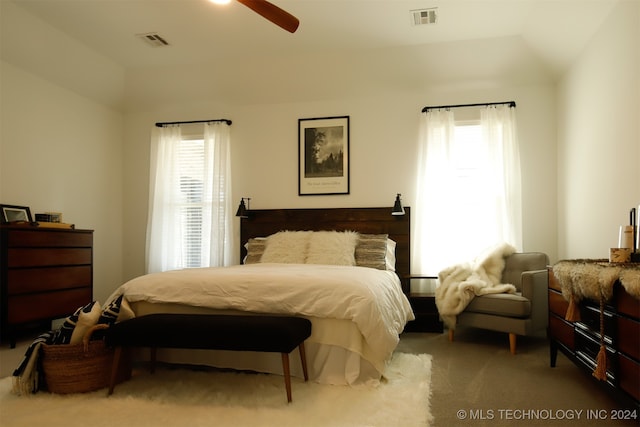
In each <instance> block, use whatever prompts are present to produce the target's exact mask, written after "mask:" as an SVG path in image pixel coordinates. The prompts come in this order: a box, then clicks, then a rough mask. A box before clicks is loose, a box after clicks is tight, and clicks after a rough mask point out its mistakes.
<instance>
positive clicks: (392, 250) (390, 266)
mask: <svg viewBox="0 0 640 427" xmlns="http://www.w3.org/2000/svg"><path fill="white" fill-rule="evenodd" d="M385 263H386V265H387V270H389V271H396V242H394V241H393V240H391V239H387V255H386V256H385Z"/></svg>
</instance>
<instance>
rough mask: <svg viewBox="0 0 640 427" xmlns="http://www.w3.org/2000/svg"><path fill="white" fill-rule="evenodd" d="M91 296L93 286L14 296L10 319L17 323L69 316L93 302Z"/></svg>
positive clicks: (11, 301)
mask: <svg viewBox="0 0 640 427" xmlns="http://www.w3.org/2000/svg"><path fill="white" fill-rule="evenodd" d="M91 297H92V295H91V288H80V289H70V290H68V291H60V292H42V293H39V294H30V295H18V296H13V297H10V298H8V301H9V307H8V310H7V311H8V312H7V317H8V321H9V323H16V324H17V323H26V322H32V321H36V320H42V319H58V318H61V317H67V316H69V315H70V314H73V313H74V312H75V311H76V310H77V309H78V307H82V306H83V305H86V304H88V303H89V302H91Z"/></svg>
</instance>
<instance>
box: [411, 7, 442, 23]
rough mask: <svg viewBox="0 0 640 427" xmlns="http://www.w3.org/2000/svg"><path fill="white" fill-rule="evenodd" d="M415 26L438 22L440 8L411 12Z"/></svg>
mask: <svg viewBox="0 0 640 427" xmlns="http://www.w3.org/2000/svg"><path fill="white" fill-rule="evenodd" d="M411 22H412V23H413V25H429V24H435V23H436V22H438V8H437V7H433V8H430V9H417V10H412V11H411Z"/></svg>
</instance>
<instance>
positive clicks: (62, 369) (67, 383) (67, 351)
mask: <svg viewBox="0 0 640 427" xmlns="http://www.w3.org/2000/svg"><path fill="white" fill-rule="evenodd" d="M105 326H106V325H96V326H95V327H93V328H91V329H90V330H89V331H88V332H87V334H85V336H84V337H83V342H82V344H73V345H72V344H62V345H42V347H41V351H42V353H41V355H40V358H41V361H42V371H43V373H44V379H45V387H46V388H47V390H49V391H50V392H51V393H58V394H68V393H85V392H89V391H94V390H98V389H101V388H104V387H107V386H108V385H109V378H110V376H111V366H112V363H113V354H114V350H113V348H109V347H107V346H106V345H105V342H104V341H103V340H96V341H90V338H91V334H92V333H93V332H94V331H95V330H97V329H103V328H104V327H105ZM120 365H121V366H124V367H125V369H121V370H120V371H119V372H118V376H117V382H121V381H123V380H124V379H126V378H128V377H129V376H130V375H131V365H130V363H121V364H120ZM127 365H128V367H127ZM127 368H128V369H127Z"/></svg>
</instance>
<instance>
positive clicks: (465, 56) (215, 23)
mask: <svg viewBox="0 0 640 427" xmlns="http://www.w3.org/2000/svg"><path fill="white" fill-rule="evenodd" d="M2 1H3V3H4V2H6V1H10V2H12V3H13V4H15V5H17V6H18V7H19V8H21V9H22V10H23V11H26V12H28V13H29V14H30V15H33V16H35V17H37V19H40V20H42V21H44V23H46V25H49V26H51V27H52V28H54V29H55V30H57V31H59V32H61V33H63V34H65V35H66V36H68V37H70V38H72V39H75V40H77V41H78V42H79V43H80V44H82V45H84V46H86V47H87V48H89V49H90V50H92V51H94V52H96V53H97V54H98V55H100V56H102V57H104V58H106V59H107V60H108V61H110V62H113V63H114V64H116V66H117V67H121V69H122V70H124V74H125V75H126V81H127V84H126V86H127V92H128V96H129V97H131V99H130V101H132V102H133V98H135V97H136V96H139V97H150V96H152V95H151V93H152V92H153V90H154V89H153V88H152V87H155V90H156V91H159V92H162V91H167V92H166V93H164V95H162V94H160V93H156V95H155V96H158V97H163V96H164V97H166V101H168V100H169V99H170V98H171V99H174V98H175V99H177V98H180V97H181V96H191V94H190V92H193V91H194V90H195V89H194V88H193V87H192V84H195V83H196V82H197V83H198V84H199V85H200V86H201V88H200V90H202V86H204V88H205V90H206V89H207V88H208V87H211V88H212V87H213V85H212V84H211V82H210V80H212V79H215V80H216V81H218V82H221V81H226V82H228V83H227V84H218V85H215V90H214V89H211V92H210V93H208V95H209V96H218V97H225V96H231V95H230V94H231V93H232V92H234V93H237V92H238V90H239V89H241V88H243V87H244V89H245V91H246V94H245V95H244V97H245V98H244V99H240V98H237V99H235V101H234V102H256V101H257V100H258V99H257V98H256V97H260V99H261V97H273V96H274V94H275V91H274V89H273V88H274V86H277V84H278V81H279V80H282V81H286V84H288V85H290V86H286V85H285V86H286V89H285V88H282V89H279V90H278V93H280V92H282V90H287V91H288V92H292V91H295V90H301V89H302V87H303V86H307V85H305V81H304V79H302V80H297V79H298V77H299V76H301V75H304V73H306V72H309V70H311V69H314V70H316V71H317V69H318V67H325V68H326V75H327V78H332V79H333V80H332V81H334V82H336V81H337V82H340V81H341V79H340V75H341V73H344V74H343V75H344V76H345V77H346V78H345V79H342V80H344V82H343V84H345V85H347V84H349V82H350V81H353V80H354V79H359V78H360V77H357V76H363V75H365V76H368V77H367V78H369V79H371V84H372V85H373V84H379V83H381V82H382V81H385V83H386V84H390V85H391V86H398V87H402V86H403V85H407V86H408V87H409V86H410V85H411V84H412V82H414V81H415V80H416V79H418V78H421V79H425V78H427V79H428V80H429V81H430V82H433V83H434V84H445V83H446V82H456V81H457V82H461V81H465V79H469V78H470V76H471V75H473V78H474V79H475V80H487V81H488V80H491V79H503V80H505V79H506V80H510V79H511V80H514V79H515V80H517V79H525V80H526V79H527V76H529V75H532V76H533V75H534V74H535V75H536V76H539V75H544V76H545V78H550V79H553V78H555V76H557V75H559V74H560V73H562V71H563V70H565V69H566V67H567V66H568V64H570V63H571V61H572V60H573V59H575V57H576V56H577V55H578V54H579V53H580V51H581V50H582V49H583V48H584V46H585V45H586V43H588V41H589V40H590V38H591V37H592V36H593V34H594V33H595V31H596V30H597V29H598V27H599V26H600V24H601V23H602V21H603V20H604V19H605V18H606V16H607V14H608V13H609V12H610V10H611V8H612V7H613V5H615V3H616V0H413V1H405V0H386V1H373V0H273V1H272V3H274V4H276V5H277V6H279V7H281V8H282V9H284V10H286V11H288V12H289V13H291V14H293V15H294V16H296V17H297V18H298V19H299V20H300V26H299V28H298V30H297V31H296V32H295V33H293V34H291V33H289V32H287V31H284V30H283V29H281V28H279V27H277V26H276V25H274V24H272V23H271V22H269V21H267V20H266V19H264V18H262V17H261V16H259V15H258V14H256V13H254V12H253V11H252V10H250V9H249V8H247V7H245V6H243V5H242V4H240V3H238V2H236V1H233V0H232V2H231V3H230V4H228V5H224V6H221V5H216V4H213V3H211V2H210V1H208V0H2ZM622 1H624V0H622ZM430 8H436V9H435V10H436V12H437V22H436V23H434V24H428V25H418V26H416V25H414V24H413V21H412V11H415V10H421V9H430ZM4 24H5V22H4V21H3V25H4ZM7 31H11V30H10V29H7V30H3V45H2V46H3V59H7V60H10V61H14V62H15V61H19V60H18V59H16V58H17V57H18V56H19V55H18V54H17V49H16V48H15V46H20V43H23V46H22V47H21V48H20V49H21V50H25V49H27V50H28V46H27V45H28V44H29V43H32V42H33V40H26V41H21V40H20V37H17V40H14V38H16V37H12V34H7V33H6V32H7ZM13 31H17V29H16V30H13ZM146 33H156V34H158V35H160V36H161V37H162V38H163V39H164V40H166V41H167V42H168V43H169V45H168V46H164V47H152V46H150V45H149V44H147V43H145V42H144V41H143V40H142V39H140V38H139V37H137V35H139V34H146ZM7 37H12V39H11V42H10V43H9V41H7ZM24 37H26V38H28V37H29V35H28V34H26V35H24ZM43 42H44V43H46V41H44V40H43ZM16 43H17V44H16ZM5 50H6V55H5V52H4V51H5ZM21 60H22V61H23V62H24V61H26V58H22V59H21ZM178 73H180V75H182V76H183V77H182V78H181V79H184V81H181V82H175V76H176V75H177V74H178ZM316 78H317V75H316ZM532 78H533V77H532ZM536 78H539V77H536ZM168 81H174V83H175V85H174V86H173V87H172V88H170V89H167V88H166V87H165V86H166V82H168ZM152 83H153V85H155V86H152ZM281 84H285V83H281ZM291 85H292V86H291ZM296 85H298V86H300V87H297V86H296ZM321 86H322V85H320V87H317V88H316V90H318V91H319V90H322V89H323V88H322V87H321ZM160 87H162V88H164V89H162V90H160V89H159V88H160ZM270 89H271V90H270ZM339 89H340V88H338V89H337V90H339ZM362 90H363V91H366V90H367V89H366V85H365V86H363V88H362ZM137 92H139V93H137ZM143 92H144V93H143ZM169 92H170V93H169ZM262 92H264V93H263V94H262V95H261V93H262ZM163 99H164V98H163ZM283 100H284V98H283ZM149 101H151V99H149ZM155 101H158V100H157V99H156V100H154V102H155Z"/></svg>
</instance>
